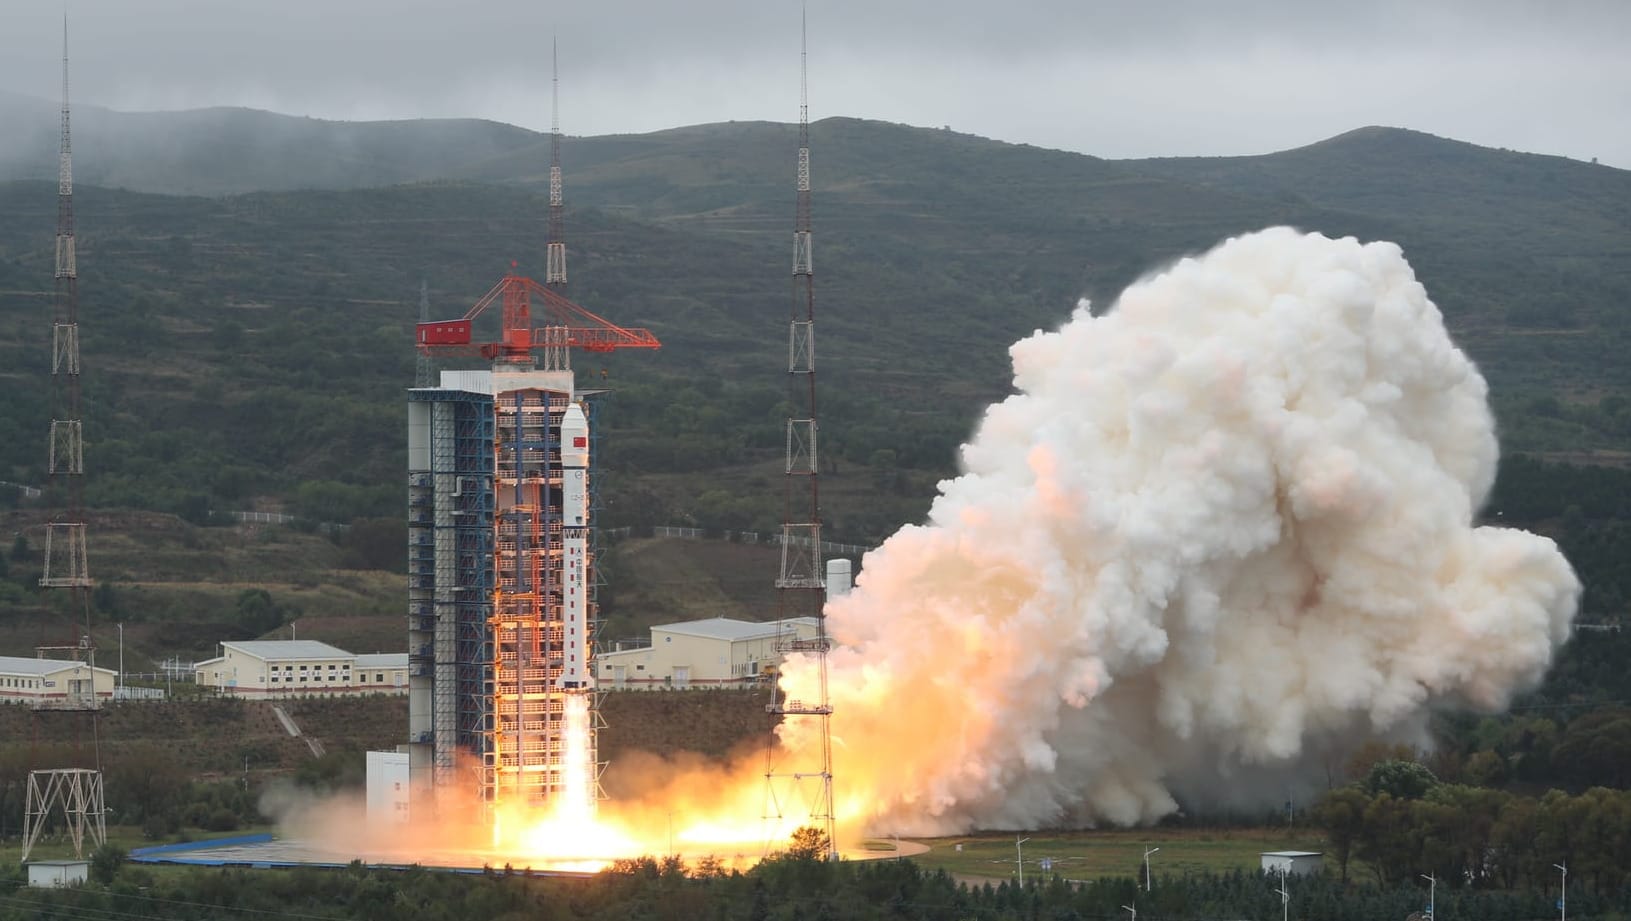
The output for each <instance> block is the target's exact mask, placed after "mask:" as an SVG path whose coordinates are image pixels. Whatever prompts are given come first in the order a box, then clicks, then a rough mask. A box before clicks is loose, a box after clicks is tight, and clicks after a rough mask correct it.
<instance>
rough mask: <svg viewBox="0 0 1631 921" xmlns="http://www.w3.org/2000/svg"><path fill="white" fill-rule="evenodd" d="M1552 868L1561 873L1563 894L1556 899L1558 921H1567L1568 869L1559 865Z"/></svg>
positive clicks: (1555, 864) (1556, 864)
mask: <svg viewBox="0 0 1631 921" xmlns="http://www.w3.org/2000/svg"><path fill="white" fill-rule="evenodd" d="M1552 866H1554V867H1557V868H1558V869H1559V870H1562V871H1563V894H1562V895H1560V896H1558V899H1557V917H1558V921H1569V868H1568V867H1567V866H1565V865H1563V864H1561V863H1554V864H1552Z"/></svg>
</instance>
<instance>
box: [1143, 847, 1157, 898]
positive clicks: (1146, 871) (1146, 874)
mask: <svg viewBox="0 0 1631 921" xmlns="http://www.w3.org/2000/svg"><path fill="white" fill-rule="evenodd" d="M1159 850H1161V849H1160V848H1158V847H1152V848H1146V849H1145V850H1144V891H1145V892H1149V891H1150V855H1151V854H1154V853H1155V852H1156V851H1159Z"/></svg>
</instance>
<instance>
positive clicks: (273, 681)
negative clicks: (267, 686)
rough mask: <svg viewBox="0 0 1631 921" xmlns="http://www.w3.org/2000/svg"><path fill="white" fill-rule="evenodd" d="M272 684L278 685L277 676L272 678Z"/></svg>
mask: <svg viewBox="0 0 1631 921" xmlns="http://www.w3.org/2000/svg"><path fill="white" fill-rule="evenodd" d="M272 683H273V684H277V676H276V675H273V676H272Z"/></svg>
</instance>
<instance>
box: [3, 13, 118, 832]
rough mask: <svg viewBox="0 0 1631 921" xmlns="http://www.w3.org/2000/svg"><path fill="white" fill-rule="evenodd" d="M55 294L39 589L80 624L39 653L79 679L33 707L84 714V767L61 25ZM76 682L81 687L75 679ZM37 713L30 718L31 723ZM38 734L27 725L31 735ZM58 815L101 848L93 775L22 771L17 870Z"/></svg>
mask: <svg viewBox="0 0 1631 921" xmlns="http://www.w3.org/2000/svg"><path fill="white" fill-rule="evenodd" d="M56 256H57V258H56V291H55V295H54V297H53V299H52V306H51V313H52V321H51V376H52V379H53V381H54V383H55V387H54V389H55V391H56V392H55V396H54V401H53V406H52V413H51V436H50V443H49V446H48V448H47V458H48V460H47V471H48V473H49V474H50V481H51V487H52V488H51V492H52V493H53V498H55V499H56V500H57V501H58V502H59V503H60V504H59V505H58V506H57V510H56V513H55V514H53V515H52V516H51V520H50V521H48V522H46V525H45V566H44V569H43V571H42V572H41V573H40V585H42V586H44V587H46V588H66V589H68V591H69V592H70V594H71V597H72V610H73V611H74V612H76V613H79V614H82V615H83V617H84V626H83V629H82V630H80V629H76V630H75V633H76V634H77V636H75V637H74V638H73V640H72V642H69V643H67V644H65V645H61V646H45V645H42V646H40V647H39V655H40V656H41V657H42V658H45V657H49V656H53V655H55V656H61V655H63V654H66V655H67V657H68V658H69V659H71V660H73V661H77V662H81V663H83V666H82V668H83V671H82V672H81V671H79V670H77V669H76V671H75V672H74V673H73V674H74V675H75V677H71V678H68V679H66V680H61V681H60V683H62V684H63V685H64V687H63V689H62V692H61V693H60V694H58V695H54V696H51V697H48V699H46V700H44V701H42V702H41V703H39V704H37V705H36V706H37V709H39V710H67V711H83V713H82V714H81V715H83V716H88V717H89V718H90V723H91V738H92V744H93V749H92V751H93V759H94V760H95V761H98V762H99V761H100V749H99V748H98V747H96V728H97V727H96V712H95V711H96V710H97V708H98V707H99V706H100V704H101V702H100V700H99V699H98V698H97V696H96V648H95V644H94V643H93V642H92V640H91V626H90V618H91V606H90V600H91V599H90V589H91V577H90V571H89V567H88V565H87V559H86V551H85V495H84V494H85V446H84V425H83V424H82V421H81V417H80V405H79V373H80V364H79V269H78V264H77V260H76V258H75V254H74V167H73V145H72V143H71V139H70V132H69V117H68V19H67V17H66V16H64V17H63V20H62V147H61V152H60V154H59V155H58V160H57V247H56ZM81 674H82V675H84V677H83V678H81V677H78V676H79V675H81ZM39 715H40V714H36V716H39ZM37 731H38V727H37V726H36V732H37ZM59 814H60V816H61V819H62V821H63V822H64V823H65V824H64V828H65V830H66V831H67V833H68V836H69V839H70V841H71V842H72V844H73V849H74V855H75V856H76V857H82V856H83V855H84V849H85V843H86V838H87V836H88V837H89V838H90V845H91V847H92V848H96V847H100V846H101V845H102V844H103V843H105V842H106V840H107V826H106V816H107V810H106V808H105V806H104V805H103V799H102V772H101V769H100V765H99V764H97V765H96V766H94V767H89V768H85V767H74V768H52V769H48V770H39V771H31V772H30V773H29V777H28V788H27V793H26V801H25V805H24V811H23V849H22V850H23V853H22V859H23V861H24V862H25V863H26V862H28V859H29V856H30V855H31V853H32V851H33V848H34V845H35V844H36V843H37V842H38V841H39V839H40V837H41V835H42V834H43V833H44V832H45V831H46V830H47V829H49V828H50V827H52V826H53V825H54V823H55V821H56V819H57V817H58V815H59Z"/></svg>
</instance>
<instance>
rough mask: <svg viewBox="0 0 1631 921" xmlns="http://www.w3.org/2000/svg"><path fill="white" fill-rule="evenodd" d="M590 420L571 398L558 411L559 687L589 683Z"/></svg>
mask: <svg viewBox="0 0 1631 921" xmlns="http://www.w3.org/2000/svg"><path fill="white" fill-rule="evenodd" d="M588 477H589V420H588V419H587V418H585V416H584V414H583V407H582V406H580V405H578V404H577V403H573V404H572V405H571V406H568V407H567V408H566V412H564V413H562V414H561V524H562V528H563V530H562V539H561V622H562V623H561V626H562V629H563V631H564V633H563V636H564V640H563V647H564V648H563V653H564V657H565V662H564V666H563V668H562V672H561V686H562V687H563V688H584V689H588V688H592V687H593V686H594V678H593V675H594V672H593V671H592V670H591V669H590V667H589V652H590V636H589V620H588V616H589V604H588V570H589V541H588V534H587V532H586V529H587V525H588V522H589V490H588Z"/></svg>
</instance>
